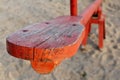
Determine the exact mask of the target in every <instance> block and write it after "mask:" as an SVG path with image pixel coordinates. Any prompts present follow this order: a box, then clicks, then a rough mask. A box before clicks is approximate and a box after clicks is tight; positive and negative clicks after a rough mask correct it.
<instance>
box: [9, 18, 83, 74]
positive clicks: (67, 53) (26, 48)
mask: <svg viewBox="0 0 120 80" xmlns="http://www.w3.org/2000/svg"><path fill="white" fill-rule="evenodd" d="M80 18H81V17H75V16H62V17H58V18H56V19H53V20H50V21H47V22H43V23H37V24H34V25H32V26H28V27H25V28H23V29H21V30H19V31H17V32H15V33H13V34H11V35H9V36H8V37H7V51H8V53H9V54H11V55H13V56H15V57H17V58H21V59H26V60H30V61H31V64H32V67H33V68H34V69H35V70H36V71H37V72H39V73H48V72H51V71H52V70H53V69H54V67H55V66H56V65H58V64H59V63H60V62H61V61H62V60H63V59H65V58H69V57H72V56H73V55H74V54H75V53H76V51H77V49H78V47H79V46H80V44H81V42H82V40H83V38H84V34H85V31H84V26H83V25H81V24H80Z"/></svg>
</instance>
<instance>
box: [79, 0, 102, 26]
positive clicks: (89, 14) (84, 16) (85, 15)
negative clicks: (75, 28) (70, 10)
mask: <svg viewBox="0 0 120 80" xmlns="http://www.w3.org/2000/svg"><path fill="white" fill-rule="evenodd" d="M101 3H102V0H96V1H95V2H93V3H92V5H90V6H89V7H87V8H86V10H85V11H84V12H83V13H82V14H81V15H80V16H81V17H82V18H81V20H80V22H81V23H82V24H83V25H86V24H87V22H88V21H89V20H90V18H91V17H92V15H93V14H94V13H95V12H97V10H98V9H99V7H100V5H101Z"/></svg>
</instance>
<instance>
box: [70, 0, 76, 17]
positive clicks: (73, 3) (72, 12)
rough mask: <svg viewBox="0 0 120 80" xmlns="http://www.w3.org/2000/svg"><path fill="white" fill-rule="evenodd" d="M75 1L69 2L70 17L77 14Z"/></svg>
mask: <svg viewBox="0 0 120 80" xmlns="http://www.w3.org/2000/svg"><path fill="white" fill-rule="evenodd" d="M77 8H78V6H77V0H70V13H71V16H77V12H78V9H77Z"/></svg>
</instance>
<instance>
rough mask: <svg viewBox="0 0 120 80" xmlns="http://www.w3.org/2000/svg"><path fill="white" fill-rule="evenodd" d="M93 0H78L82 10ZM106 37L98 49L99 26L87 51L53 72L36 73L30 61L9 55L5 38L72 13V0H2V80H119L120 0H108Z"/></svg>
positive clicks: (91, 36)
mask: <svg viewBox="0 0 120 80" xmlns="http://www.w3.org/2000/svg"><path fill="white" fill-rule="evenodd" d="M92 1H93V0H79V4H80V5H79V12H81V11H82V10H83V9H84V8H85V7H86V6H87V5H88V4H90V3H91V2H92ZM103 11H104V13H105V14H106V40H105V41H104V43H105V45H104V48H103V49H102V51H99V50H98V49H97V40H98V38H97V26H96V25H93V31H92V32H94V33H91V35H90V37H89V39H88V45H87V46H86V50H85V51H81V50H78V52H77V54H76V55H75V56H74V57H72V58H71V59H67V60H65V61H64V62H62V63H61V64H60V65H59V66H58V67H57V68H56V69H55V70H54V71H53V72H52V73H51V74H48V75H40V74H38V73H36V72H35V71H34V70H33V69H32V68H31V65H30V63H29V61H24V60H20V59H17V58H14V57H12V56H10V55H9V54H8V53H7V51H6V43H5V42H6V37H7V36H8V35H9V34H10V33H12V32H14V31H17V30H18V29H21V28H22V27H25V26H27V25H31V24H33V23H37V22H42V21H46V20H50V19H52V18H55V17H57V16H60V15H69V0H0V80H120V0H105V1H104V3H103Z"/></svg>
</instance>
